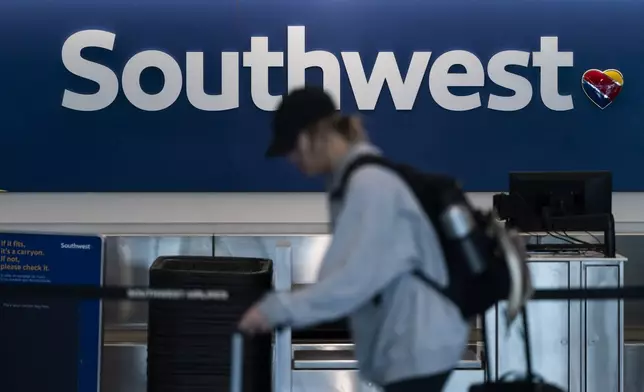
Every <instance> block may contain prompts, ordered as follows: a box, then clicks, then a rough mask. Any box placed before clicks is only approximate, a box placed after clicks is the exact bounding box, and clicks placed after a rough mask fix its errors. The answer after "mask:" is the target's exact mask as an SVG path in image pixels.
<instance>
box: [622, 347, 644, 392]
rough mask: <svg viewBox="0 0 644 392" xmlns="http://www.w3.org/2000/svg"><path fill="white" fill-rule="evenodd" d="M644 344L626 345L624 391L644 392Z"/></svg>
mask: <svg viewBox="0 0 644 392" xmlns="http://www.w3.org/2000/svg"><path fill="white" fill-rule="evenodd" d="M643 365H644V344H642V343H636V344H626V345H624V391H625V392H644V371H642V369H644V366H643Z"/></svg>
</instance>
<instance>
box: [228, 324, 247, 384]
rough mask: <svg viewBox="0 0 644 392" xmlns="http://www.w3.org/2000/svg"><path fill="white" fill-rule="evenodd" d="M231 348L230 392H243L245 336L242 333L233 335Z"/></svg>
mask: <svg viewBox="0 0 644 392" xmlns="http://www.w3.org/2000/svg"><path fill="white" fill-rule="evenodd" d="M230 348H231V350H230V392H242V387H243V385H242V382H243V378H244V377H243V376H244V375H243V372H244V370H243V366H244V336H243V335H242V334H241V332H235V333H233V335H232V339H231V347H230Z"/></svg>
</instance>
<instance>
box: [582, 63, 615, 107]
mask: <svg viewBox="0 0 644 392" xmlns="http://www.w3.org/2000/svg"><path fill="white" fill-rule="evenodd" d="M623 86H624V76H623V75H622V73H621V72H619V71H618V70H616V69H607V70H606V71H600V70H598V69H589V70H588V71H586V72H584V74H583V75H582V77H581V87H582V88H583V89H584V92H585V93H586V96H587V97H588V98H589V99H590V100H591V101H592V102H593V103H594V104H595V105H597V106H599V108H600V109H606V108H607V107H608V105H610V104H611V103H613V101H614V100H615V98H617V96H618V95H619V93H620V91H622V87H623Z"/></svg>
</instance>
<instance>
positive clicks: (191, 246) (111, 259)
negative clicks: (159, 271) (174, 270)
mask: <svg viewBox="0 0 644 392" xmlns="http://www.w3.org/2000/svg"><path fill="white" fill-rule="evenodd" d="M212 254H213V237H212V236H205V237H204V236H196V237H145V236H125V237H107V238H106V239H105V284H108V285H109V284H117V285H142V286H146V285H147V284H148V269H149V268H150V265H151V264H152V262H153V261H154V260H155V259H156V258H157V257H159V256H176V255H190V256H192V255H194V256H212ZM147 319H148V314H147V305H146V303H144V302H128V301H118V302H114V301H109V302H106V303H105V310H104V320H105V321H104V325H106V326H110V327H112V326H118V327H125V328H127V327H131V326H132V325H136V324H139V325H143V326H145V325H147Z"/></svg>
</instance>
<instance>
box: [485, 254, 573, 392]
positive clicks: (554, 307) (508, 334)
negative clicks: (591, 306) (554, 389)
mask: <svg viewBox="0 0 644 392" xmlns="http://www.w3.org/2000/svg"><path fill="white" fill-rule="evenodd" d="M529 266H530V272H531V274H532V279H533V280H532V281H533V284H534V286H535V288H537V289H545V288H564V289H567V288H568V263H565V262H554V263H530V264H529ZM504 310H505V305H502V306H500V312H499V314H498V316H497V329H498V336H499V342H498V345H497V347H498V354H497V358H498V364H499V374H498V375H499V376H501V375H503V374H505V373H509V372H513V371H515V372H520V373H523V374H525V370H526V367H525V364H526V362H525V350H524V349H523V328H522V327H521V325H522V324H521V322H520V320H517V321H516V322H515V323H514V324H513V325H512V326H511V327H510V330H506V327H505V317H504V314H503V313H504ZM528 320H529V323H528V326H529V328H530V334H531V336H530V341H531V349H532V363H533V367H534V370H535V372H537V373H539V374H540V375H541V376H543V377H544V378H546V379H547V380H548V381H549V382H552V383H555V384H557V385H559V386H560V387H562V388H564V389H566V390H567V389H568V387H569V379H570V374H569V365H568V363H569V360H570V345H569V341H570V331H569V321H568V320H569V314H568V303H567V302H566V301H539V302H532V303H529V304H528Z"/></svg>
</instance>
